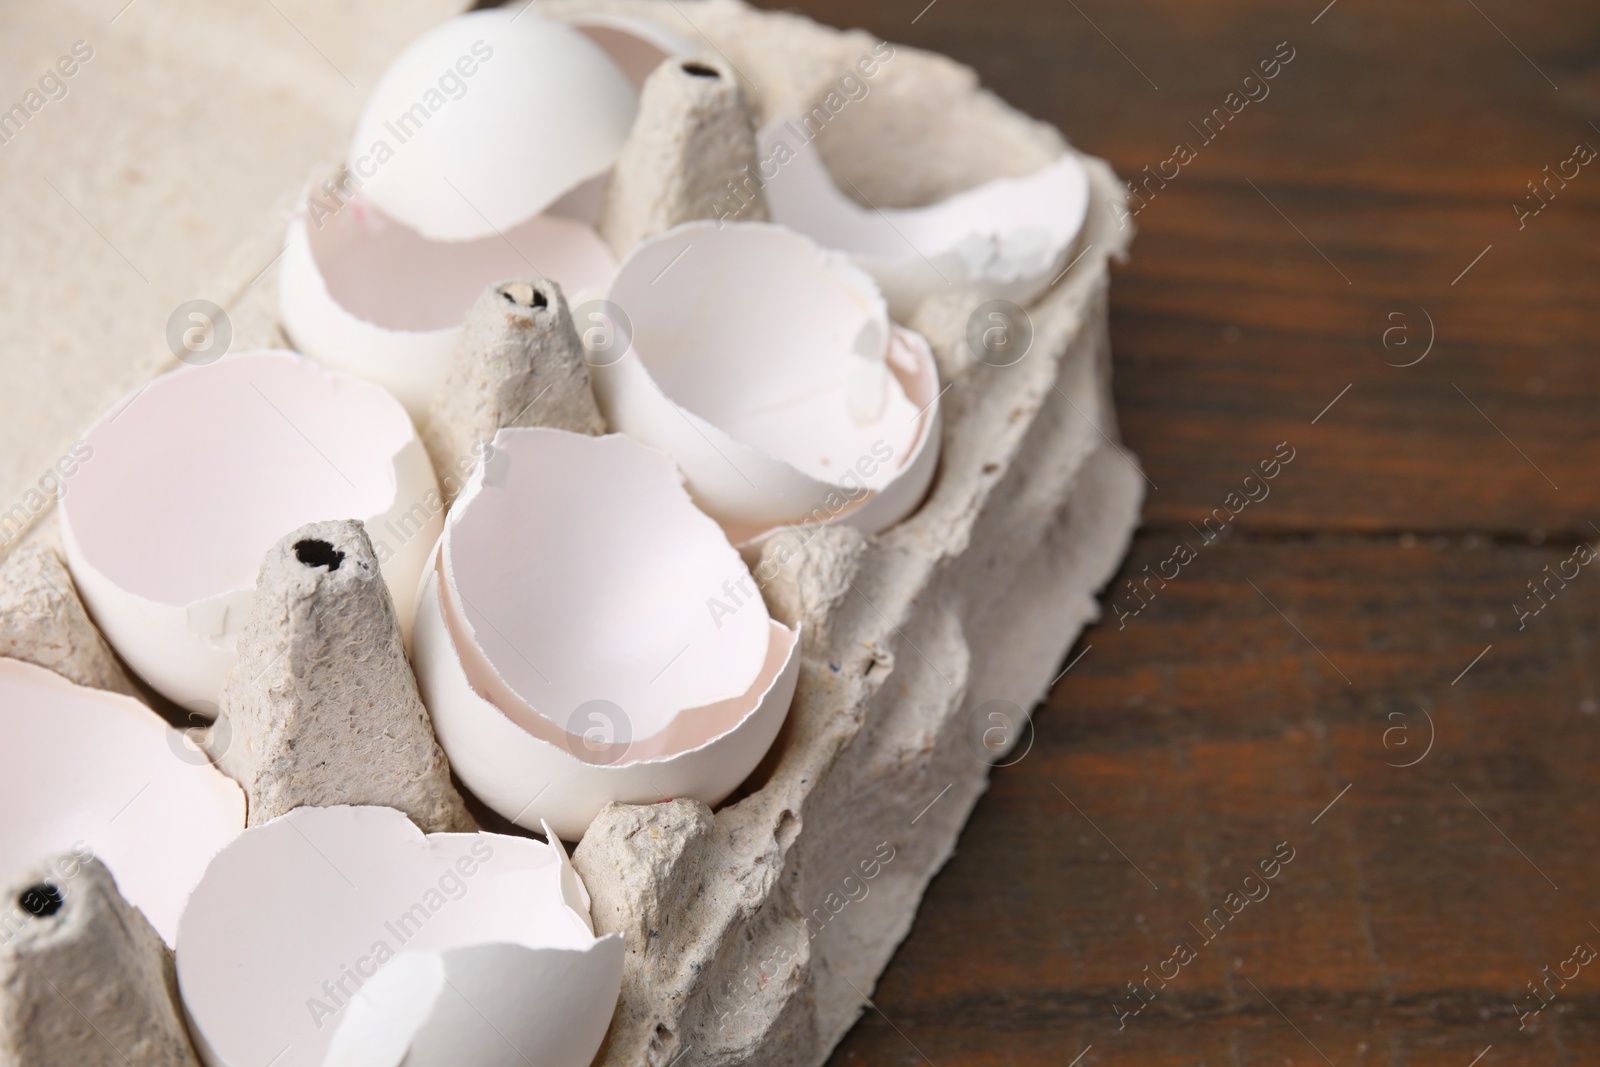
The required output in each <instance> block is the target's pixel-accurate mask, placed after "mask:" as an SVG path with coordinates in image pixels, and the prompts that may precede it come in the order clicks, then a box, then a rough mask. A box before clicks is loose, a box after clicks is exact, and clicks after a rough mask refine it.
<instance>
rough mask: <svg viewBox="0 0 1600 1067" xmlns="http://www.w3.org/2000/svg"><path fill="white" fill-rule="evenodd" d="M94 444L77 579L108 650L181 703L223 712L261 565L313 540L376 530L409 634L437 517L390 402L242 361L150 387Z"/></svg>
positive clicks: (68, 532) (259, 355)
mask: <svg viewBox="0 0 1600 1067" xmlns="http://www.w3.org/2000/svg"><path fill="white" fill-rule="evenodd" d="M84 442H85V444H86V445H87V446H88V447H89V448H91V449H93V459H92V460H91V461H89V462H86V463H84V464H83V466H82V468H81V469H80V470H79V472H78V474H77V476H76V477H74V479H73V485H72V492H71V493H69V494H67V495H66V496H64V497H63V498H62V502H61V535H62V547H63V549H64V550H65V554H66V557H67V562H68V564H69V566H70V568H71V570H72V576H73V579H74V580H75V581H76V582H77V585H78V590H79V592H80V593H81V594H82V596H83V599H84V602H85V603H86V604H87V605H88V607H89V611H90V613H91V614H92V615H93V617H94V619H95V622H96V623H97V624H98V625H99V627H100V629H101V631H102V632H103V633H104V634H105V635H106V637H107V639H108V640H109V641H110V642H111V644H112V647H114V648H115V649H116V650H117V651H118V652H119V653H120V654H121V655H122V658H123V659H124V660H126V661H127V663H128V664H129V666H131V667H132V668H133V669H134V670H135V671H136V672H138V674H139V675H140V676H142V677H143V678H144V679H145V680H146V681H147V682H149V683H150V684H151V685H152V686H154V687H155V688H156V689H157V690H159V691H160V692H162V693H163V694H164V695H166V696H167V697H169V698H171V699H172V700H174V701H177V702H178V703H179V704H182V705H184V706H185V707H188V708H190V709H192V710H196V711H201V712H207V713H214V712H215V710H216V704H215V702H216V700H217V697H218V694H219V693H220V691H221V689H222V684H223V681H224V680H225V679H226V677H227V673H228V668H229V667H230V666H231V665H232V663H233V661H234V656H235V645H236V642H237V640H238V636H239V633H240V631H241V630H242V629H243V627H244V624H245V621H246V619H247V618H248V617H249V614H250V607H251V603H252V600H253V597H254V589H255V577H256V571H257V568H258V567H259V566H260V562H261V558H262V556H263V555H265V554H266V551H267V549H269V548H270V547H272V545H273V544H274V543H275V542H276V541H277V540H278V539H279V538H280V537H282V536H283V535H284V534H285V533H287V532H288V531H290V530H293V529H295V528H297V527H299V526H303V525H305V524H306V523H309V522H316V521H321V520H325V519H341V518H359V519H361V520H362V521H363V522H364V523H365V524H366V526H367V529H368V530H369V531H370V532H371V534H372V537H373V540H374V542H375V543H377V544H378V545H379V550H378V556H379V560H380V561H381V563H382V568H383V575H384V579H385V581H386V582H387V584H388V586H389V592H390V595H391V596H392V597H393V599H394V607H395V614H396V615H397V616H398V617H399V619H400V622H401V628H402V630H403V631H405V632H407V633H409V629H410V620H411V616H412V614H413V610H414V606H415V603H416V601H415V597H416V588H417V585H416V583H417V577H418V575H419V574H420V572H421V569H422V563H423V561H424V560H425V559H426V558H427V554H428V552H429V550H430V549H431V548H432V547H433V541H434V539H435V538H436V537H437V535H438V531H439V529H440V528H441V526H442V525H443V516H442V514H441V513H440V511H441V508H440V506H439V504H440V502H439V501H438V497H437V492H438V490H437V485H436V483H435V481H434V476H433V468H432V466H431V465H430V464H429V462H428V457H427V453H426V452H425V451H424V449H423V447H422V442H421V441H420V440H418V438H417V435H416V431H415V429H414V428H413V426H412V424H411V420H410V419H409V418H407V416H406V413H405V410H404V409H403V408H402V407H401V406H400V405H399V404H398V403H397V402H396V401H395V399H394V397H392V396H391V395H389V393H387V392H386V391H384V390H383V389H380V388H378V387H377V386H374V385H372V384H370V383H368V382H363V381H360V380H358V379H355V378H351V377H348V376H346V375H343V374H336V373H332V372H330V371H326V370H324V369H322V368H321V367H318V366H317V365H316V364H315V363H312V362H311V361H310V360H306V359H303V358H301V357H300V356H297V355H295V354H294V353H292V352H271V351H259V352H249V353H241V354H239V355H235V356H228V357H225V358H224V359H222V360H220V361H218V362H216V363H214V364H211V365H209V366H202V367H186V368H183V369H181V370H178V371H174V372H173V373H171V374H167V375H164V376H162V377H160V378H157V379H155V380H154V381H152V382H150V383H149V384H147V385H146V386H144V387H143V388H141V389H139V390H138V391H137V392H135V393H133V394H130V395H129V396H128V397H127V398H125V399H124V400H123V401H122V402H121V403H119V404H118V405H117V406H116V407H114V408H112V410H111V411H109V412H107V413H106V414H105V415H103V416H102V417H101V418H100V420H99V421H98V422H96V423H95V424H94V425H93V426H91V427H90V428H89V430H88V431H87V433H86V434H85V435H84ZM430 500H432V501H433V504H432V506H430V505H429V503H428V502H429V501H430ZM132 516H138V517H139V521H137V522H135V521H131V518H130V517H132Z"/></svg>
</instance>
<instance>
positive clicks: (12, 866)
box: [0, 658, 245, 944]
mask: <svg viewBox="0 0 1600 1067" xmlns="http://www.w3.org/2000/svg"><path fill="white" fill-rule="evenodd" d="M0 731H3V732H4V735H5V743H4V744H3V745H0V811H3V812H5V820H4V823H3V824H0V878H6V877H10V876H11V875H12V874H14V873H15V872H17V871H18V870H21V869H22V868H25V867H27V866H28V865H29V864H32V863H36V862H38V861H39V860H40V859H42V858H44V857H47V856H52V855H68V854H70V855H72V856H75V857H77V858H78V859H79V860H87V859H89V858H90V857H91V856H92V857H96V858H98V859H100V860H101V861H102V862H103V863H105V865H106V866H107V867H109V868H110V869H111V872H112V874H114V875H115V876H116V879H117V887H118V888H119V889H120V890H121V891H122V895H123V896H124V897H126V898H127V899H128V902H129V903H131V904H133V905H134V906H135V907H137V908H138V909H139V910H140V911H142V912H144V914H145V918H147V919H149V920H150V924H151V925H152V926H154V927H155V928H156V932H157V933H159V934H160V935H161V936H162V938H164V939H165V940H166V941H167V943H168V944H171V943H172V942H173V941H174V939H175V938H176V937H177V933H178V915H179V913H180V912H182V910H183V905H184V901H186V900H187V899H188V898H189V891H190V890H191V889H193V888H194V886H195V885H196V883H198V882H199V881H200V876H201V875H202V874H203V873H204V872H205V869H206V864H207V863H209V862H210V860H211V857H212V856H213V855H215V854H216V853H217V851H218V850H220V849H221V848H222V847H223V846H224V845H226V844H227V843H228V842H230V841H232V840H233V839H234V838H235V837H237V836H238V835H239V833H240V832H241V831H242V830H243V829H244V815H245V804H244V791H243V790H241V789H240V788H239V786H238V785H237V784H236V783H235V782H234V781H233V780H232V779H230V778H228V777H227V776H225V775H224V774H223V773H222V772H221V771H218V770H217V769H216V768H215V767H213V766H212V765H211V762H210V760H209V759H208V758H207V757H206V756H205V755H204V754H203V753H201V752H200V750H199V749H197V748H195V747H194V746H192V745H189V744H188V743H187V742H186V741H185V739H184V736H183V735H182V734H180V733H179V732H178V731H176V730H174V729H172V727H170V726H168V725H167V724H166V723H165V722H163V721H162V720H161V718H160V717H159V716H157V715H156V714H155V712H153V711H151V710H150V709H149V708H147V707H145V706H144V705H143V704H141V703H139V702H138V701H137V700H134V699H133V698H132V697H126V696H122V695H120V694H117V693H109V692H106V691H105V690H103V689H87V688H85V687H83V686H79V685H74V684H73V683H72V682H69V681H67V680H66V679H65V678H62V677H61V676H60V675H58V674H56V673H54V672H53V671H48V670H46V669H45V668H43V667H36V666H34V665H33V664H31V663H23V662H22V661H20V660H14V659H3V658H0ZM56 873H57V875H58V876H60V878H61V879H62V880H63V881H70V880H71V879H72V878H73V877H75V876H76V874H77V870H76V868H73V869H61V868H59V867H58V869H57V872H56Z"/></svg>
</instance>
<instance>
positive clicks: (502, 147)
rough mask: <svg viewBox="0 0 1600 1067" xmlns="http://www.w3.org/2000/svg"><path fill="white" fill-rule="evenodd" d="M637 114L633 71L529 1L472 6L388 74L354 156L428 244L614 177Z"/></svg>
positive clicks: (359, 127) (527, 213)
mask: <svg viewBox="0 0 1600 1067" xmlns="http://www.w3.org/2000/svg"><path fill="white" fill-rule="evenodd" d="M638 109H639V101H638V96H637V94H636V93H635V92H634V89H633V86H632V85H631V84H630V83H629V81H628V79H627V76H626V75H624V74H623V72H622V71H621V70H620V69H619V68H618V67H617V65H616V64H615V63H613V62H612V61H611V59H610V57H609V56H607V55H606V53H605V51H604V50H603V49H602V48H601V47H600V46H598V45H597V44H595V43H594V42H593V41H592V40H590V39H589V38H588V37H587V36H585V35H584V34H583V33H581V32H580V31H578V30H576V29H574V28H573V27H571V26H568V25H565V24H564V23H561V22H558V21H555V20H552V19H546V18H541V17H540V16H539V15H537V14H533V13H531V12H529V11H528V10H527V9H526V7H522V8H518V9H517V10H512V9H511V8H492V9H488V10H483V11H473V12H470V13H468V14H465V15H459V16H457V17H455V18H452V19H448V20H446V21H445V22H442V23H440V24H439V25H438V26H436V27H434V28H433V29H432V30H430V31H428V32H427V33H425V34H423V35H422V36H421V37H419V38H417V39H416V40H415V41H413V42H412V43H411V44H410V45H408V46H407V47H406V49H405V50H404V51H402V52H401V53H400V55H399V56H398V57H396V58H395V60H394V62H393V63H391V64H390V65H389V67H388V69H387V70H385V71H384V72H383V75H382V77H380V78H379V79H378V84H377V86H376V87H375V88H374V89H373V90H372V95H371V96H369V97H368V98H367V102H366V104H365V106H363V108H362V110H361V118H360V120H359V121H358V122H357V124H356V131H355V135H354V137H353V138H352V140H351V143H350V161H351V165H352V169H353V170H354V171H355V173H356V176H357V177H358V178H360V179H362V181H363V185H362V191H363V193H365V194H366V197H367V199H368V200H370V201H371V202H372V203H373V204H375V205H377V207H378V208H379V209H380V210H382V211H383V212H384V213H385V214H386V215H388V216H389V217H390V218H393V219H395V220H397V221H398V222H400V223H402V224H403V225H405V226H407V227H409V228H410V229H412V230H415V231H416V232H417V233H419V234H421V235H422V236H423V237H426V238H429V239H431V240H434V241H469V240H473V239H475V238H481V237H494V236H497V235H498V234H499V233H500V232H501V231H504V230H509V229H510V228H512V227H514V226H517V225H519V224H520V223H523V222H526V221H527V220H528V219H531V218H533V217H534V216H535V215H537V214H539V213H540V212H541V211H543V210H545V208H547V207H549V206H550V205H551V204H553V203H555V202H556V201H557V200H558V199H560V198H561V197H562V196H564V195H565V194H567V193H568V192H570V191H571V190H572V189H573V188H575V187H576V186H578V185H580V184H582V183H583V182H585V181H587V180H589V179H591V178H595V177H597V176H599V175H601V174H603V173H605V171H606V170H608V169H609V168H610V167H611V165H612V163H614V162H615V161H616V158H617V153H618V152H620V151H621V149H622V143H623V141H624V140H626V139H627V136H628V132H629V130H631V129H632V127H633V120H634V116H635V115H636V114H637V112H638ZM384 148H388V149H389V151H388V152H385V151H383V149H384ZM363 158H370V159H371V162H370V163H369V164H367V165H365V166H363V164H362V160H363ZM364 172H370V174H369V173H364ZM478 288H481V286H479V287H478ZM474 291H476V290H474Z"/></svg>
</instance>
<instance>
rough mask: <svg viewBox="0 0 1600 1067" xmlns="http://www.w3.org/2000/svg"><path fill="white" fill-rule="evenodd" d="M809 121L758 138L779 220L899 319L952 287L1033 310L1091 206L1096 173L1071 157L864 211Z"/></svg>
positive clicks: (771, 128) (783, 123)
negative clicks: (859, 276)
mask: <svg viewBox="0 0 1600 1067" xmlns="http://www.w3.org/2000/svg"><path fill="white" fill-rule="evenodd" d="M803 121H804V120H802V119H798V118H778V119H774V120H772V121H770V122H768V123H767V125H766V126H764V127H763V128H762V129H761V131H760V134H759V136H758V139H759V141H760V145H761V158H762V159H763V160H770V161H772V163H773V164H774V165H775V166H773V167H769V168H767V169H774V170H775V174H774V175H773V176H772V177H771V178H767V177H766V170H765V169H764V170H763V174H762V176H763V178H764V179H765V192H766V197H767V203H768V207H769V210H770V211H771V213H772V219H773V221H775V222H780V223H783V224H784V225H786V226H792V227H793V228H794V229H796V230H799V231H800V232H801V233H805V234H808V235H810V236H811V237H813V238H815V239H816V240H817V241H819V242H821V243H822V244H823V245H825V246H827V247H828V248H836V249H839V250H840V251H843V252H846V253H848V254H849V255H850V257H851V259H852V260H854V262H855V263H857V264H858V265H859V266H861V268H862V269H864V270H866V271H868V272H870V273H871V274H872V276H873V277H874V278H876V279H877V281H878V284H879V285H881V286H882V287H883V291H884V294H885V296H887V297H888V299H889V306H890V309H891V310H892V311H893V312H894V314H895V317H896V318H900V319H906V318H909V317H910V316H911V315H912V313H913V312H915V311H916V308H917V305H918V304H920V303H921V302H922V300H923V298H924V297H926V296H928V295H929V294H930V293H934V292H938V291H941V290H945V289H948V288H950V287H952V286H959V287H963V288H968V289H971V290H973V291H974V292H977V293H981V294H983V295H984V296H987V297H990V298H1004V299H1007V300H1011V301H1014V302H1016V303H1018V304H1026V303H1027V302H1028V301H1030V300H1032V299H1033V298H1034V297H1035V296H1037V295H1038V294H1039V293H1040V292H1041V291H1042V290H1043V289H1044V288H1045V286H1046V285H1048V284H1049V283H1050V281H1051V280H1052V279H1053V278H1054V277H1055V276H1056V273H1057V272H1058V271H1060V270H1061V268H1062V267H1063V266H1065V265H1066V262H1067V256H1068V254H1069V253H1070V252H1071V250H1072V248H1073V246H1074V244H1075V243H1076V242H1077V240H1078V234H1079V233H1080V231H1081V230H1082V229H1083V221H1084V216H1085V214H1086V212H1087V211H1088V207H1089V175H1088V172H1087V171H1086V170H1085V169H1084V167H1083V164H1082V163H1081V162H1079V160H1078V157H1077V156H1075V155H1072V154H1071V153H1068V154H1066V155H1063V156H1062V157H1061V158H1059V159H1057V160H1056V161H1055V162H1053V163H1051V164H1049V165H1048V166H1046V167H1044V168H1043V169H1041V170H1039V171H1037V172H1036V173H1034V174H1030V175H1028V176H1027V177H1025V178H997V179H995V180H994V181H990V182H986V183H984V184H983V185H980V186H978V187H977V188H975V189H969V190H967V191H965V192H961V193H957V194H955V195H954V196H952V197H950V198H948V199H946V200H942V201H940V202H939V203H937V204H930V205H928V206H926V207H919V208H884V209H881V210H879V209H877V208H874V207H864V206H862V205H861V204H858V203H857V202H856V201H855V200H852V199H851V198H850V197H849V196H847V195H845V193H843V192H842V191H841V190H840V189H839V187H838V186H837V185H836V184H835V183H834V180H833V176H832V175H831V174H829V172H828V168H827V165H826V164H825V163H824V162H823V159H822V154H821V153H820V152H819V151H818V150H817V148H816V146H815V145H814V144H813V143H811V138H810V137H809V136H808V135H807V134H806V132H805V130H804V128H803Z"/></svg>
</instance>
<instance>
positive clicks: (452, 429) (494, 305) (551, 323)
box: [422, 275, 606, 499]
mask: <svg viewBox="0 0 1600 1067" xmlns="http://www.w3.org/2000/svg"><path fill="white" fill-rule="evenodd" d="M583 355H584V353H583V344H582V342H580V341H579V339H578V333H577V330H576V329H575V328H574V327H573V323H572V313H571V311H570V310H569V309H568V307H567V301H566V298H565V297H564V296H563V295H562V293H561V287H560V286H559V285H557V284H556V283H555V282H554V281H552V280H551V279H549V278H543V277H539V276H537V275H533V276H530V277H526V278H514V279H511V280H510V281H505V282H501V283H500V284H498V285H491V286H489V287H488V288H487V289H485V290H484V291H483V293H482V295H480V296H479V297H478V301H477V303H476V304H474V305H473V307H472V310H471V312H469V313H468V315H467V321H466V325H465V327H464V328H463V329H462V331H461V336H460V338H459V340H457V342H456V346H455V350H454V352H453V353H452V356H451V365H450V371H449V375H448V377H447V378H446V380H445V385H444V388H443V389H442V390H441V391H440V392H439V394H438V395H437V396H435V397H434V401H433V406H432V407H431V409H430V410H429V414H428V419H427V422H426V424H425V425H424V427H423V431H422V440H423V443H424V444H425V445H427V447H428V454H429V456H430V457H431V458H432V459H433V464H434V469H435V470H437V471H438V472H439V480H440V483H441V485H442V486H443V487H444V491H445V493H446V496H447V498H449V499H454V497H455V495H456V494H457V493H459V492H460V490H461V487H462V485H463V484H465V482H466V477H467V475H469V474H471V472H472V467H473V465H474V463H475V462H476V460H477V452H478V449H479V448H480V447H481V444H482V442H485V441H490V440H492V439H493V438H494V434H495V431H496V430H499V429H502V428H504V427H507V426H549V427H552V428H554V429H558V430H570V431H572V432H573V433H583V434H590V435H597V434H603V433H605V431H606V424H605V419H604V418H602V417H601V415H600V408H599V407H598V406H597V405H596V403H595V399H594V392H593V390H592V389H591V387H590V384H589V368H588V365H587V364H585V362H584V358H583Z"/></svg>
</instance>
